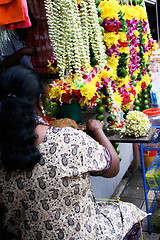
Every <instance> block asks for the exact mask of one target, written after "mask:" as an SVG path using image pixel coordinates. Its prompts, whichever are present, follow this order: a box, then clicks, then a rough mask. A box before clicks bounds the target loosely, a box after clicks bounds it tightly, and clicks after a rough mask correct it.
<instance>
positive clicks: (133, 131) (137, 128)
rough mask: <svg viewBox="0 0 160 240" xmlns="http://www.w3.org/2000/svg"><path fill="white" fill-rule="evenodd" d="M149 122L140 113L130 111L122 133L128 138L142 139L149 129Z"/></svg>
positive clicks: (144, 115) (145, 116) (146, 117)
mask: <svg viewBox="0 0 160 240" xmlns="http://www.w3.org/2000/svg"><path fill="white" fill-rule="evenodd" d="M150 126H151V125H150V121H149V118H148V116H147V115H146V114H144V113H143V112H140V111H131V112H129V113H128V114H127V116H126V119H125V126H124V129H123V133H125V135H128V136H135V137H136V138H137V137H144V136H146V135H147V134H148V131H149V129H150Z"/></svg>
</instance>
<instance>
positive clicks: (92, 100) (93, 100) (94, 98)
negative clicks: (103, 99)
mask: <svg viewBox="0 0 160 240" xmlns="http://www.w3.org/2000/svg"><path fill="white" fill-rule="evenodd" d="M97 98H98V96H97V94H95V95H94V97H93V98H92V99H91V102H92V103H94V102H95V101H96V100H97Z"/></svg>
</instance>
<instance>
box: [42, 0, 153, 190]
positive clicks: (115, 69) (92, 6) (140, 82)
mask: <svg viewBox="0 0 160 240" xmlns="http://www.w3.org/2000/svg"><path fill="white" fill-rule="evenodd" d="M45 9H46V16H47V22H48V30H49V36H50V40H51V45H52V47H53V56H54V57H53V58H50V59H49V60H48V65H47V66H48V70H49V71H50V72H52V71H53V73H54V72H58V73H59V78H58V79H57V80H56V81H55V80H54V81H53V82H52V83H51V84H50V87H49V91H48V99H49V102H52V104H53V103H54V104H56V105H57V108H58V112H60V108H61V107H64V105H68V104H69V105H71V104H72V103H74V104H75V102H77V104H78V105H79V106H80V107H81V108H83V107H87V108H93V109H94V111H95V114H96V116H95V117H96V119H99V120H103V121H104V122H105V123H106V124H107V126H108V127H109V128H114V129H117V128H122V129H123V131H125V130H124V129H126V133H127V134H130V131H131V130H127V128H125V127H124V125H125V124H126V125H127V114H128V112H129V111H130V110H134V111H137V114H138V116H140V113H139V111H143V110H144V109H147V108H149V107H150V97H149V95H150V91H151V87H152V84H151V73H150V67H149V59H150V55H151V53H152V51H154V50H155V49H158V44H157V43H156V41H154V40H153V39H152V37H151V34H150V29H149V23H148V18H147V13H146V8H145V3H144V1H142V0H140V1H132V0H131V1H117V0H102V1H100V0H96V1H95V0H67V1H58V0H57V1H54V2H52V1H51V0H45ZM72 109H73V108H72ZM70 111H71V110H68V111H67V114H66V117H68V116H69V117H70V115H68V113H69V112H70ZM63 112H64V108H63ZM74 112H76V111H74ZM76 113H77V112H76ZM76 115H77V114H76ZM57 116H58V115H57ZM55 117H56V115H55ZM58 117H65V116H64V115H59V116H58ZM71 118H73V119H74V120H76V121H77V122H78V123H79V122H80V115H79V117H78V118H76V116H75V118H74V116H73V115H72V117H71ZM125 118H126V121H125ZM148 127H149V124H148V125H147V123H146V125H145V126H144V125H143V126H142V128H143V129H144V135H145V134H147V130H146V129H148ZM132 128H133V129H132ZM130 129H132V131H133V132H132V133H133V135H135V136H136V137H137V136H139V135H140V134H141V132H143V131H141V130H142V129H141V128H136V127H133V126H130ZM137 129H139V130H137ZM137 131H138V133H137ZM136 134H137V135H136ZM115 149H116V151H117V153H118V154H120V149H121V155H123V154H124V147H123V146H121V145H120V146H119V144H118V143H116V144H115ZM128 149H129V152H130V154H131V155H132V156H130V158H131V159H132V160H133V150H132V144H130V145H128ZM127 154H128V153H127ZM128 155H129V154H128ZM121 158H122V157H121V156H120V159H121ZM132 160H131V161H132ZM130 163H131V162H130V161H129V162H128V163H126V162H125V165H126V166H125V167H122V169H123V170H122V172H121V173H120V174H119V175H120V176H119V178H122V176H123V175H124V172H125V171H126V169H127V168H128V167H129V165H130ZM122 164H123V163H122ZM93 181H94V180H93ZM94 184H95V183H94ZM102 185H103V184H102ZM93 188H94V186H93Z"/></svg>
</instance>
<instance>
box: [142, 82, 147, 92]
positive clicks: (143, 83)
mask: <svg viewBox="0 0 160 240" xmlns="http://www.w3.org/2000/svg"><path fill="white" fill-rule="evenodd" d="M141 88H142V90H144V89H145V88H146V83H145V82H142V83H141Z"/></svg>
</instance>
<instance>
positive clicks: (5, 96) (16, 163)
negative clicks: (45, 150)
mask: <svg viewBox="0 0 160 240" xmlns="http://www.w3.org/2000/svg"><path fill="white" fill-rule="evenodd" d="M39 96H41V98H42V99H41V100H42V102H43V104H45V86H44V83H43V81H42V79H41V77H40V75H38V73H36V72H35V71H34V70H32V69H30V68H26V67H23V66H13V67H10V68H8V69H7V70H5V71H4V72H2V74H1V75H0V104H1V110H0V152H1V161H2V164H3V165H4V166H5V167H6V168H7V169H9V170H14V169H29V168H33V166H34V165H35V164H36V163H37V162H38V161H39V160H40V157H41V155H40V152H39V151H38V149H37V147H36V146H35V141H36V138H37V135H36V133H35V132H34V129H35V127H36V125H37V124H36V121H35V107H36V105H37V106H38V99H39Z"/></svg>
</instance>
